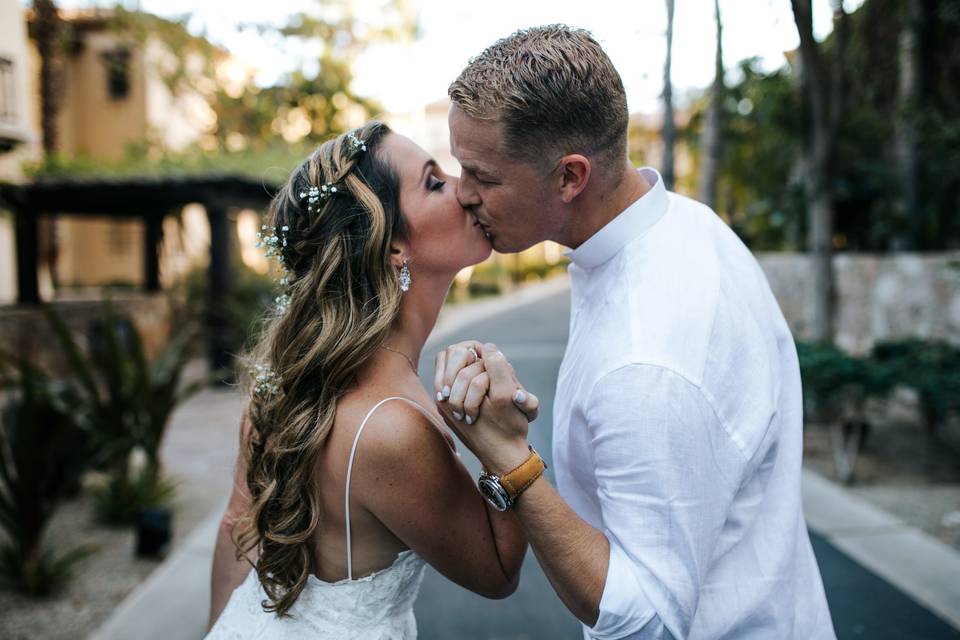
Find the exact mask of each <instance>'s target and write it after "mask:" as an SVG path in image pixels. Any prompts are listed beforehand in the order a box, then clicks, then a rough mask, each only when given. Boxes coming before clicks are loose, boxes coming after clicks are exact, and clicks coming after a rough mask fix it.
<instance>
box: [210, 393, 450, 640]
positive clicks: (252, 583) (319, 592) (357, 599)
mask: <svg viewBox="0 0 960 640" xmlns="http://www.w3.org/2000/svg"><path fill="white" fill-rule="evenodd" d="M390 400H402V401H404V402H407V403H409V404H411V405H413V406H414V407H416V408H417V409H418V410H419V411H420V412H421V413H423V414H424V415H425V416H427V418H428V419H429V420H430V421H431V422H433V423H434V424H436V421H435V419H434V418H433V417H432V416H431V415H430V414H429V413H428V412H427V411H426V410H425V409H424V408H423V407H422V406H420V405H419V404H417V403H416V402H413V401H412V400H408V399H407V398H401V397H390V398H385V399H384V400H381V401H380V402H378V403H377V404H376V405H374V407H373V408H372V409H370V411H369V412H368V413H367V415H366V417H365V418H364V419H363V422H362V423H360V428H359V429H357V435H356V437H354V440H353V448H352V449H351V450H350V461H349V463H348V466H347V482H346V490H345V492H344V494H345V495H344V505H345V508H346V534H347V577H346V578H344V579H343V580H339V581H337V582H325V581H323V580H320V579H319V578H317V577H316V576H314V575H312V574H311V575H310V577H309V578H308V579H307V584H306V586H305V587H304V588H303V591H302V592H301V593H300V596H299V597H298V598H297V601H296V602H295V603H294V605H293V606H292V607H291V608H290V612H289V613H290V614H291V617H284V618H278V617H277V616H276V614H274V613H268V612H266V611H264V610H263V607H262V606H261V604H260V603H261V602H262V601H264V600H266V598H267V594H266V592H265V591H264V590H263V588H262V587H261V585H260V581H259V580H258V579H257V573H256V572H255V571H250V573H249V574H248V575H247V578H246V580H244V581H243V583H242V584H241V585H240V586H239V587H237V588H236V589H234V591H233V593H232V594H231V596H230V600H229V601H228V602H227V606H226V607H225V608H224V610H223V612H222V613H221V614H220V618H219V619H218V620H217V622H216V624H214V626H213V628H212V629H210V633H209V634H207V636H206V638H207V640H240V639H245V640H249V639H252V638H257V639H263V640H267V639H277V640H286V639H290V640H293V639H296V640H301V639H306V638H312V639H313V638H315V639H318V640H326V639H329V640H347V639H350V640H408V639H410V638H416V637H417V623H416V620H415V619H414V616H413V603H414V601H415V600H416V599H417V593H418V592H419V591H420V583H421V581H422V580H423V570H424V567H425V564H426V563H425V562H424V561H423V560H422V559H421V558H420V557H419V556H418V555H417V554H416V553H414V552H413V551H412V550H410V549H408V550H406V551H402V552H400V553H399V554H398V555H397V558H396V560H395V561H394V562H393V564H392V565H390V566H389V567H387V568H386V569H381V570H380V571H376V572H374V573H372V574H370V575H368V576H364V577H363V578H358V579H356V580H354V579H353V557H352V549H351V544H350V509H349V505H350V476H351V474H352V471H353V458H354V454H355V453H356V451H357V443H358V442H359V441H360V434H361V433H362V432H363V428H364V427H365V426H366V425H367V420H369V419H370V416H371V415H373V412H374V411H376V410H377V409H378V408H379V407H380V406H381V405H382V404H384V403H385V402H388V401H390ZM438 428H440V427H439V425H438Z"/></svg>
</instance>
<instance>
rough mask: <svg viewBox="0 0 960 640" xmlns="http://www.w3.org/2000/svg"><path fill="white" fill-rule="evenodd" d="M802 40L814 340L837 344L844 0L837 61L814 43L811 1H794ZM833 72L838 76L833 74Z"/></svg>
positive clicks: (838, 0)
mask: <svg viewBox="0 0 960 640" xmlns="http://www.w3.org/2000/svg"><path fill="white" fill-rule="evenodd" d="M790 3H791V5H792V6H793V17H794V21H795V22H796V24H797V32H798V33H799V35H800V61H801V63H800V67H801V73H802V76H803V81H802V83H801V84H802V86H803V93H804V102H805V104H806V106H807V108H808V110H809V118H808V122H809V135H808V137H807V144H806V145H805V148H804V155H805V156H806V158H805V163H804V164H805V169H806V171H805V176H804V178H805V179H804V191H805V192H806V197H807V208H808V209H807V210H808V217H809V225H808V226H809V229H810V237H809V240H808V244H809V247H810V251H811V253H812V254H813V283H812V284H813V326H812V327H811V333H812V337H813V339H814V340H817V341H819V342H829V341H831V340H832V339H833V314H834V311H833V310H834V306H835V294H834V291H835V289H834V287H835V285H834V278H833V262H832V261H833V229H834V208H835V207H834V189H833V186H834V185H833V174H834V164H835V161H836V142H837V134H838V131H839V128H840V118H841V116H842V114H843V96H844V87H843V73H842V70H843V63H844V56H845V50H846V40H847V37H846V36H847V24H846V23H847V20H846V17H847V14H846V12H845V11H844V10H843V0H831V3H832V5H833V24H834V43H833V45H834V50H833V54H834V59H833V64H832V65H830V66H828V65H827V64H826V61H825V60H824V54H823V52H822V51H821V50H820V45H819V44H818V43H817V41H816V40H815V39H814V37H813V12H812V7H811V4H812V3H811V0H790ZM831 71H832V73H831Z"/></svg>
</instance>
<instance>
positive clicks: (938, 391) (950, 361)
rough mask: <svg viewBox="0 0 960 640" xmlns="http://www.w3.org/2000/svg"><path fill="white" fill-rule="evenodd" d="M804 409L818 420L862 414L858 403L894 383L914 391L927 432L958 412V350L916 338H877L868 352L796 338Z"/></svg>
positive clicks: (880, 394)
mask: <svg viewBox="0 0 960 640" xmlns="http://www.w3.org/2000/svg"><path fill="white" fill-rule="evenodd" d="M797 354H798V356H799V358H800V372H801V376H802V379H803V394H804V403H805V406H806V409H807V410H808V411H809V412H811V415H815V416H817V417H818V418H820V419H825V420H827V421H836V420H842V419H849V418H862V415H861V412H862V407H863V403H864V402H865V401H866V400H867V399H869V398H877V399H883V398H886V397H888V396H889V395H890V393H891V391H892V390H893V389H894V388H895V387H905V388H908V389H913V390H915V391H916V393H917V396H918V400H919V403H920V410H921V412H922V413H923V416H924V420H925V422H926V425H927V428H928V430H929V431H931V432H933V431H935V430H936V428H937V427H938V426H940V425H941V424H943V422H944V421H945V420H946V419H947V418H948V417H949V416H950V415H951V414H956V413H960V349H958V348H957V347H954V346H951V345H949V344H947V343H945V342H942V341H929V340H923V339H920V338H910V339H905V340H889V341H883V342H878V343H877V344H876V345H875V346H874V348H873V350H872V351H871V352H870V354H869V355H868V356H865V357H854V356H850V355H848V354H846V353H844V352H843V351H841V350H840V349H838V348H837V347H835V346H833V345H821V344H813V343H808V342H802V341H798V342H797Z"/></svg>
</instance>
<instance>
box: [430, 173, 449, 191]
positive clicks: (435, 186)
mask: <svg viewBox="0 0 960 640" xmlns="http://www.w3.org/2000/svg"><path fill="white" fill-rule="evenodd" d="M445 184H447V182H446V181H445V180H440V179H438V178H437V177H435V176H430V177H429V178H427V188H428V189H430V191H439V190H440V189H443V185H445Z"/></svg>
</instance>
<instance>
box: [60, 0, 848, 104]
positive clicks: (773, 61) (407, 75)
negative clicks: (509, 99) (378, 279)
mask: <svg viewBox="0 0 960 640" xmlns="http://www.w3.org/2000/svg"><path fill="white" fill-rule="evenodd" d="M383 1H384V0H354V3H355V5H356V11H357V14H358V15H359V16H361V17H366V16H371V17H372V18H373V19H375V16H378V15H380V11H379V8H380V7H381V6H382V4H383ZM411 1H412V3H413V5H414V7H415V9H416V11H417V15H418V19H419V26H420V34H419V37H418V39H417V40H416V41H414V42H412V43H405V44H389V45H376V46H373V47H371V48H370V49H369V50H368V51H367V52H366V53H364V54H363V55H362V56H361V57H360V59H358V60H357V63H356V65H355V67H354V84H353V87H354V90H355V91H356V92H357V93H358V94H360V95H364V96H367V97H371V98H374V99H376V100H378V101H379V102H380V103H381V104H383V105H384V107H385V108H386V110H387V111H388V112H391V113H406V112H409V111H413V110H416V109H417V108H419V107H421V106H423V105H424V104H428V103H430V102H433V101H435V100H439V99H442V98H444V97H445V96H446V89H447V86H448V85H449V84H450V82H451V81H452V80H453V79H454V78H455V77H456V76H457V75H458V73H459V72H460V70H461V69H462V68H463V66H464V65H465V64H466V63H467V61H468V60H469V59H470V57H471V56H474V55H476V54H478V53H480V52H481V51H482V50H483V49H484V48H485V47H486V46H488V45H489V44H491V43H492V42H494V41H495V40H497V39H498V38H501V37H503V36H506V35H509V34H510V33H511V32H513V31H515V30H517V29H520V28H523V27H528V26H533V25H538V24H550V23H556V22H560V23H564V24H568V25H571V26H576V27H583V28H586V29H589V30H590V31H591V32H592V33H593V35H594V36H595V37H596V38H597V39H598V41H599V42H600V44H601V45H602V46H603V47H604V49H605V50H606V52H607V54H608V55H609V56H610V58H611V60H612V61H613V63H614V65H615V66H616V67H617V70H618V71H619V72H620V75H621V77H622V78H623V82H624V87H625V88H626V92H627V103H628V107H629V109H630V111H631V112H638V111H639V112H645V113H652V112H655V111H657V110H658V108H659V102H658V101H659V96H660V94H661V92H662V90H663V63H664V58H665V55H666V40H665V33H666V8H665V2H664V1H663V0H635V1H634V2H630V3H628V2H624V1H623V0H620V1H617V0H589V1H584V0H577V1H566V0H484V2H475V1H474V2H457V1H455V0H411ZM862 2H863V0H846V3H845V6H846V9H847V11H852V10H854V9H856V8H857V7H858V6H859V5H860V4H862ZM112 4H113V3H112V2H110V3H107V2H91V1H89V0H86V1H84V0H61V2H60V5H61V6H64V7H74V6H86V7H89V6H96V5H100V6H104V7H106V6H111V5H112ZM124 4H125V5H126V6H128V7H130V8H132V7H133V6H136V5H139V7H140V8H141V9H142V10H144V11H148V12H151V13H155V14H157V15H161V16H181V15H184V14H190V20H189V22H188V27H189V28H190V29H191V31H193V32H199V31H200V30H201V29H204V30H205V31H206V35H207V37H208V38H209V39H210V40H211V41H213V42H214V43H216V44H218V45H221V46H223V47H225V48H226V49H228V50H229V51H231V53H233V54H234V55H235V56H237V57H238V58H239V59H241V60H242V61H244V62H245V63H246V64H248V65H250V66H252V67H254V68H256V69H258V72H257V76H256V81H257V83H258V84H261V85H269V84H273V83H275V82H277V81H278V80H280V79H282V77H283V75H284V74H285V73H288V72H290V71H291V70H293V69H296V68H298V67H299V68H302V69H304V70H305V71H306V72H308V73H310V72H311V71H313V70H314V69H315V65H312V64H311V57H313V59H315V55H314V56H311V52H310V51H290V50H289V49H284V48H282V47H280V46H279V45H278V43H277V42H273V41H270V40H269V39H265V38H263V37H261V36H260V35H259V34H258V33H256V32H255V31H253V30H250V29H246V30H244V29H242V28H239V27H238V25H242V24H244V23H273V24H282V23H283V22H285V20H286V17H287V16H290V15H292V14H294V13H296V12H298V11H300V10H309V9H310V8H311V7H315V6H317V4H318V0H271V1H270V2H237V1H236V0H203V2H196V0H139V1H136V0H133V1H127V2H125V3H124ZM675 4H676V8H675V15H674V42H673V51H674V54H673V65H672V66H673V68H672V73H671V78H672V81H673V85H674V94H675V96H676V99H677V101H678V102H680V103H682V102H683V100H684V96H685V95H690V93H691V92H692V91H694V90H696V89H698V88H702V87H706V86H707V85H709V84H710V82H711V81H712V78H713V56H714V38H715V26H714V18H713V0H676V2H675ZM813 7H814V31H815V32H816V34H817V37H818V38H822V37H823V36H825V35H826V34H827V33H829V32H830V26H831V12H830V1H829V0H813ZM720 11H721V14H722V18H723V22H724V35H723V45H724V64H725V66H726V68H727V69H728V71H729V70H730V69H733V68H734V67H735V66H736V63H737V62H738V61H740V60H742V59H744V58H748V57H750V56H759V57H760V58H761V59H762V61H763V65H764V67H765V68H767V69H771V70H772V69H775V68H777V67H780V66H781V65H783V64H784V62H785V60H784V57H783V52H784V51H790V50H792V49H794V48H796V47H797V45H798V42H799V41H798V37H797V31H796V26H795V24H794V21H793V14H792V13H791V9H790V1H789V0H721V2H720Z"/></svg>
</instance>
